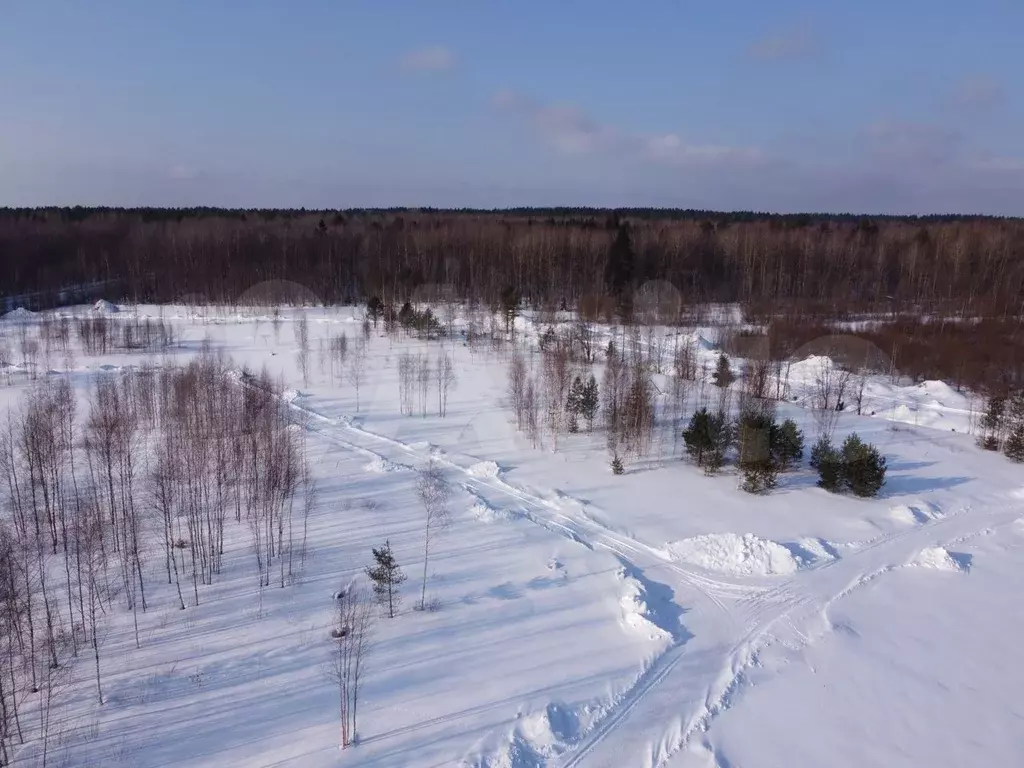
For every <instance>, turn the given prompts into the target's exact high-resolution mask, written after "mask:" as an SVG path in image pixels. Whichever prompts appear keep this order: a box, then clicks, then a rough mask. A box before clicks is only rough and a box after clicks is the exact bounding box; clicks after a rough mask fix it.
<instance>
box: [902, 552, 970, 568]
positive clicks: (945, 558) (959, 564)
mask: <svg viewBox="0 0 1024 768" xmlns="http://www.w3.org/2000/svg"><path fill="white" fill-rule="evenodd" d="M907 565H908V566H912V567H917V568H930V569H932V570H934V571H950V572H952V573H964V572H966V571H967V570H968V568H969V567H970V566H969V565H968V564H967V563H966V562H965V561H964V559H963V558H955V557H953V556H952V555H950V554H949V552H948V551H947V550H945V549H943V548H942V547H928V548H927V549H922V550H921V551H920V552H918V553H917V555H916V556H915V557H914V559H913V560H911V561H910V562H909V563H907Z"/></svg>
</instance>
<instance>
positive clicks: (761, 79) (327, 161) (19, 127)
mask: <svg viewBox="0 0 1024 768" xmlns="http://www.w3.org/2000/svg"><path fill="white" fill-rule="evenodd" d="M1021 30H1024V4H1022V3H1020V2H1019V1H1018V0H975V1H974V2H972V3H954V2H935V0H929V1H927V2H926V1H925V0H898V1H897V0H889V2H882V1H881V0H860V2H845V1H844V2H830V3H821V2H817V3H811V2H802V1H798V0H777V1H776V2H772V3H765V2H761V1H759V0H733V1H732V2H729V1H728V0H725V1H723V2H719V3H708V2H702V3H696V2H683V1H682V0H676V1H675V2H669V1H668V0H648V2H643V3H634V4H630V3H623V2H621V1H620V2H614V3H613V2H606V1H605V0H592V1H591V2H576V1H575V0H559V2H553V1H552V0H549V1H548V2H535V1H533V0H519V1H518V2H514V3H513V2H498V1H497V0H493V1H491V2H471V1H470V0H462V1H461V2H447V1H445V0H434V1H433V2H429V3H428V2H412V1H411V0H409V1H407V2H385V1H384V0H377V1H376V2H354V1H353V2H344V1H343V0H335V1H334V2H330V1H328V0H295V1H294V2H287V3H286V2H283V1H280V0H279V1H278V2H264V1H262V0H247V1H246V2H243V1H242V0H236V2H227V1H226V0H206V1H205V2H200V1H199V0H180V1H179V2H175V3H156V2H129V1H128V0H96V2H90V3H83V2H77V1H76V0H65V1H64V2H58V0H8V2H4V3H3V4H2V6H0V205H41V204H60V205H65V204H110V205H223V206H243V207H251V206H296V207H298V206H306V207H351V206H387V205H409V206H417V205H432V206H473V207H503V206H512V205H554V204H559V205H604V206H626V205H657V206H679V207H700V208H716V209H756V210H771V211H797V210H799V211H856V212H869V213H873V212H891V213H929V212H984V213H996V214H1008V215H1024V44H1022V41H1021Z"/></svg>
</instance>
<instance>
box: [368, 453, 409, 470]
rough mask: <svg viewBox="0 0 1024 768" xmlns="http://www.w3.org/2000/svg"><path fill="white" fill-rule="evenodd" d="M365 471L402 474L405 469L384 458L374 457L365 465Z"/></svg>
mask: <svg viewBox="0 0 1024 768" xmlns="http://www.w3.org/2000/svg"><path fill="white" fill-rule="evenodd" d="M363 469H364V470H365V471H366V472H373V473H375V474H384V473H385V472H400V471H401V470H402V469H404V467H402V466H401V465H400V464H395V462H393V461H391V460H389V459H386V458H384V457H383V456H374V457H373V458H372V459H371V460H370V461H369V463H367V464H364V465H363Z"/></svg>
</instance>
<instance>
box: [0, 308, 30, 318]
mask: <svg viewBox="0 0 1024 768" xmlns="http://www.w3.org/2000/svg"><path fill="white" fill-rule="evenodd" d="M35 316H36V313H35V312H33V311H32V310H31V309H25V308H24V307H18V308H17V309H12V310H11V311H10V312H8V313H7V314H6V315H4V317H3V319H4V320H31V319H32V318H33V317H35Z"/></svg>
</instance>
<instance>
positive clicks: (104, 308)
mask: <svg viewBox="0 0 1024 768" xmlns="http://www.w3.org/2000/svg"><path fill="white" fill-rule="evenodd" d="M120 311H121V308H120V307H119V306H117V304H113V303H111V302H109V301H107V300H106V299H100V300H99V301H97V302H96V303H95V304H93V305H92V312H93V314H96V315H116V314H117V313H118V312H120Z"/></svg>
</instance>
